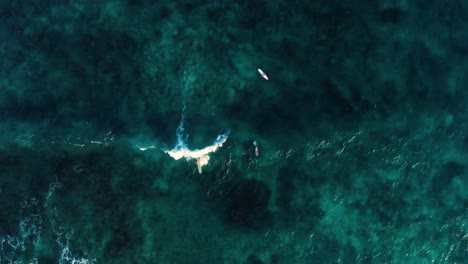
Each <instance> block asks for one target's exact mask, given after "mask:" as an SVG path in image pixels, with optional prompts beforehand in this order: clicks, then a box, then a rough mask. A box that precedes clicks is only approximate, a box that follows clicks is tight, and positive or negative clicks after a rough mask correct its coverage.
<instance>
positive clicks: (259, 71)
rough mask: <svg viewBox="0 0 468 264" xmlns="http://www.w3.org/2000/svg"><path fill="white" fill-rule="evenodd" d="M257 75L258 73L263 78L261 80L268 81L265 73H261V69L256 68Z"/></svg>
mask: <svg viewBox="0 0 468 264" xmlns="http://www.w3.org/2000/svg"><path fill="white" fill-rule="evenodd" d="M258 73H260V75H261V76H262V77H263V79H265V80H267V81H268V76H267V75H266V73H264V72H263V71H262V69H260V68H258Z"/></svg>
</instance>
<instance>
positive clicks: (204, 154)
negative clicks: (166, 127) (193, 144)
mask: <svg viewBox="0 0 468 264" xmlns="http://www.w3.org/2000/svg"><path fill="white" fill-rule="evenodd" d="M176 134H177V143H176V145H175V147H174V148H173V149H172V150H166V151H164V152H165V153H167V154H169V156H171V157H172V158H174V159H175V160H179V159H181V158H185V159H186V160H187V161H189V160H191V159H196V164H197V166H198V172H199V173H202V167H203V166H205V165H207V164H208V161H209V160H210V156H209V154H210V153H213V152H215V151H216V150H218V148H220V147H222V146H223V144H224V142H226V140H227V138H228V136H229V131H228V132H226V133H224V134H221V135H218V137H217V138H216V140H215V141H214V143H213V144H212V145H210V146H207V147H205V148H203V149H194V150H190V149H189V148H188V146H187V144H186V143H185V141H184V115H182V120H181V121H180V124H179V127H178V128H177V131H176Z"/></svg>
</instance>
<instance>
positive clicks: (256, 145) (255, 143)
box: [253, 140, 260, 158]
mask: <svg viewBox="0 0 468 264" xmlns="http://www.w3.org/2000/svg"><path fill="white" fill-rule="evenodd" d="M253 145H254V147H255V156H256V157H257V158H258V155H260V154H259V152H258V143H257V141H256V140H254V142H253Z"/></svg>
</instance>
